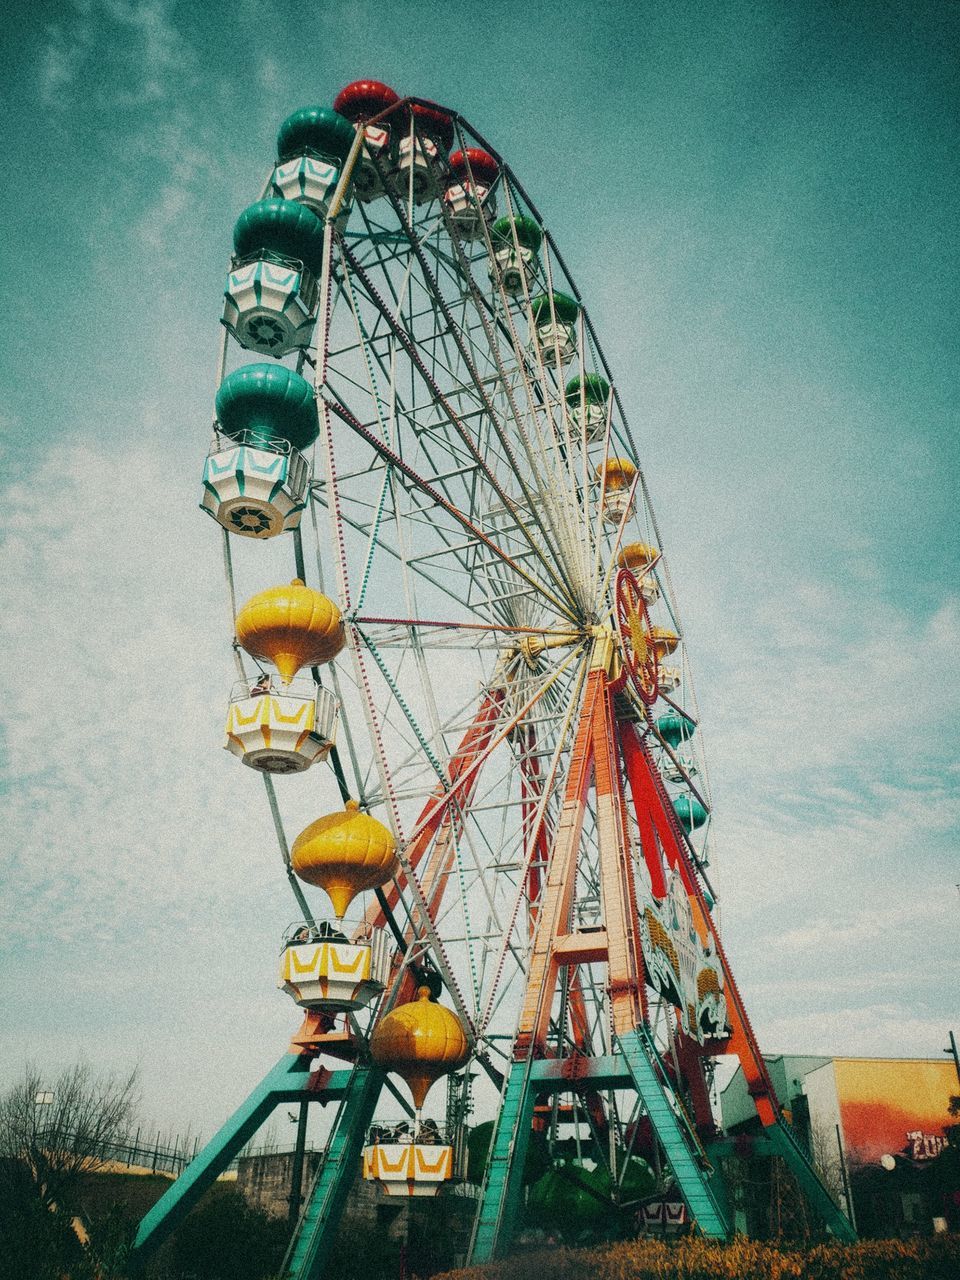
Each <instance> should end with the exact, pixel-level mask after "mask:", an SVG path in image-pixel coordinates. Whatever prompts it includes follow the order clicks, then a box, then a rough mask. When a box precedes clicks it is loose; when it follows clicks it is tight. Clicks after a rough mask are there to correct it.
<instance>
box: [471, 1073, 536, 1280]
mask: <svg viewBox="0 0 960 1280" xmlns="http://www.w3.org/2000/svg"><path fill="white" fill-rule="evenodd" d="M535 1101H536V1093H535V1091H534V1089H533V1088H532V1086H531V1083H530V1064H529V1063H528V1062H515V1063H514V1064H513V1066H512V1067H511V1068H510V1074H509V1076H508V1077H507V1084H506V1088H505V1089H504V1092H503V1098H502V1100H501V1104H500V1114H499V1115H498V1116H497V1123H496V1126H495V1129H494V1134H493V1143H492V1147H491V1151H490V1159H489V1163H488V1165H487V1176H486V1178H485V1180H484V1184H483V1198H482V1200H481V1202H480V1210H479V1212H478V1214H477V1220H476V1224H475V1226H474V1229H473V1240H472V1241H471V1244H470V1258H469V1263H470V1264H471V1265H472V1264H475V1263H478V1262H488V1261H489V1260H490V1259H491V1258H492V1257H493V1256H494V1254H495V1253H496V1252H497V1249H498V1248H502V1247H503V1246H505V1245H507V1244H508V1243H509V1241H510V1239H511V1238H512V1236H513V1232H514V1227H515V1226H516V1221H517V1213H518V1211H519V1208H520V1198H521V1196H522V1194H523V1169H524V1165H525V1164H526V1160H527V1148H528V1146H529V1145H530V1130H531V1127H532V1125H533V1107H534V1102H535Z"/></svg>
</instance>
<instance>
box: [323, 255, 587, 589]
mask: <svg viewBox="0 0 960 1280" xmlns="http://www.w3.org/2000/svg"><path fill="white" fill-rule="evenodd" d="M341 251H342V252H343V255H344V258H345V260H346V261H347V262H348V263H349V265H350V267H351V268H352V271H353V275H354V276H356V277H357V278H359V279H360V280H361V282H362V284H363V285H364V289H365V291H366V293H367V296H368V297H369V298H370V300H371V302H373V304H374V305H375V306H376V307H377V308H379V309H380V311H381V313H382V314H383V315H384V317H385V319H386V320H387V323H388V325H389V327H390V329H391V331H392V333H393V336H394V337H395V338H396V339H397V341H398V342H399V343H400V345H401V346H402V347H403V349H404V352H405V354H406V356H407V358H408V360H409V361H410V363H411V365H412V366H413V368H415V369H416V370H417V372H418V373H419V375H420V377H421V378H422V379H423V380H424V382H425V384H426V386H427V388H428V390H429V391H430V394H431V397H432V400H433V403H434V404H436V405H438V406H439V407H441V408H442V410H443V412H444V414H445V416H446V418H447V420H448V421H449V423H450V425H451V426H452V427H453V428H454V430H455V431H456V432H457V434H458V436H459V438H460V440H461V442H462V443H463V445H464V447H465V448H466V449H467V451H468V452H469V455H470V456H471V457H472V458H473V460H474V463H475V465H476V468H477V471H478V473H479V474H481V475H483V476H484V477H485V479H486V480H487V482H488V483H489V484H490V485H491V487H492V489H493V491H494V492H495V493H496V495H497V497H498V499H499V500H500V502H501V503H502V504H503V505H504V507H505V508H506V509H507V510H509V511H510V512H511V513H512V514H513V516H514V518H515V519H516V521H517V527H518V528H519V529H520V530H521V531H522V532H523V533H524V535H525V537H526V540H527V542H528V544H529V547H530V549H531V550H532V551H533V553H534V555H535V556H536V557H537V558H538V559H539V561H540V563H541V565H542V567H543V568H544V569H545V570H546V571H547V574H548V575H549V576H550V577H551V578H552V579H553V582H554V588H555V589H559V590H560V591H561V592H564V593H565V592H566V590H567V588H566V584H565V582H564V580H563V577H562V575H561V574H559V573H558V572H557V570H556V569H555V568H554V566H553V564H552V563H551V561H550V559H549V557H548V556H547V554H545V553H544V551H543V549H542V547H541V545H540V542H539V540H537V539H535V538H533V536H532V534H531V533H530V531H529V530H527V528H526V526H525V524H524V522H523V520H522V519H521V516H520V511H519V509H518V508H517V507H516V505H515V504H514V503H513V501H512V499H511V498H510V497H509V495H508V494H507V492H506V490H505V489H504V487H503V486H502V484H501V482H500V481H499V480H498V478H497V476H496V475H495V474H494V472H493V471H492V470H491V469H490V468H489V466H488V465H487V463H486V461H485V459H484V457H483V455H482V454H481V452H480V450H479V449H478V447H477V445H476V444H475V443H474V441H473V439H472V438H471V435H470V433H469V431H468V429H467V428H466V426H465V424H464V423H462V422H461V420H460V418H459V417H458V415H457V413H456V412H455V410H454V408H453V406H452V405H451V404H450V402H449V400H448V399H447V397H446V396H445V395H444V393H443V391H442V390H441V388H440V386H439V384H438V383H437V382H436V380H435V379H434V378H433V376H432V375H431V373H430V371H429V370H428V368H427V367H426V364H425V363H424V360H423V358H422V357H421V355H420V352H419V350H418V347H417V346H416V345H415V344H414V342H413V339H412V338H411V337H410V336H409V334H408V333H407V332H406V330H405V328H404V327H403V325H402V324H401V323H400V321H399V320H398V319H397V318H396V317H395V316H393V315H392V313H390V312H389V310H388V309H387V306H386V302H385V301H384V299H383V298H382V297H381V295H380V293H379V291H378V290H377V289H376V288H375V286H374V285H373V282H372V281H371V280H370V279H369V277H368V276H367V274H366V272H365V271H364V269H363V268H362V266H361V265H360V264H359V262H357V260H356V258H355V257H354V255H353V254H352V252H351V250H350V249H349V248H348V246H347V245H346V244H345V243H343V242H342V241H341ZM444 314H445V318H446V320H447V323H448V324H450V325H452V323H453V321H452V317H449V313H448V312H446V310H445V309H444ZM459 347H460V354H461V356H462V357H463V358H464V359H465V360H466V361H467V363H468V366H469V368H470V369H471V373H472V375H473V377H474V380H475V382H476V383H477V384H479V377H478V376H477V375H476V372H475V370H474V369H473V365H472V362H470V361H469V359H468V357H467V356H466V353H465V350H464V347H463V343H462V342H461V343H460V344H459ZM484 399H485V407H486V409H487V411H488V413H489V414H490V415H491V417H494V416H495V415H494V409H493V406H492V404H491V403H490V401H489V399H488V398H487V397H484ZM516 475H517V477H518V478H519V477H520V473H519V471H518V472H517V473H516ZM530 510H531V514H532V518H533V520H534V522H535V523H536V524H537V525H538V527H539V528H540V531H541V533H542V534H543V536H544V537H545V538H546V540H547V545H548V546H549V547H550V549H551V551H552V552H553V553H554V555H555V556H558V555H560V554H561V550H560V548H559V547H555V546H551V543H552V542H553V539H552V537H551V535H550V531H549V530H548V529H547V528H546V527H545V526H544V524H543V522H542V520H541V519H540V515H539V512H538V510H537V508H536V506H533V507H531V508H530Z"/></svg>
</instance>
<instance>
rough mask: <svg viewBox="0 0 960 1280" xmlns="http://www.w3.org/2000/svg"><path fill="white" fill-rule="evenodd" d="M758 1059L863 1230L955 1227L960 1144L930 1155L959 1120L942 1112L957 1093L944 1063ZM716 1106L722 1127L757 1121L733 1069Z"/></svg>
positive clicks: (745, 1130) (749, 1128) (751, 1126)
mask: <svg viewBox="0 0 960 1280" xmlns="http://www.w3.org/2000/svg"><path fill="white" fill-rule="evenodd" d="M765 1061H766V1064H767V1069H768V1071H769V1073H770V1076H771V1078H772V1080H773V1083H774V1086H775V1088H776V1091H777V1096H778V1097H779V1099H780V1102H781V1105H782V1106H783V1107H784V1110H785V1111H786V1113H787V1117H788V1119H789V1120H790V1121H791V1123H792V1125H793V1127H794V1131H795V1132H796V1134H797V1136H798V1137H799V1138H800V1139H801V1141H802V1142H803V1144H804V1146H805V1147H806V1149H807V1151H808V1152H809V1154H810V1156H811V1159H812V1160H813V1162H814V1164H815V1165H816V1166H817V1168H818V1169H819V1171H820V1174H821V1177H822V1178H823V1180H824V1182H825V1183H826V1185H827V1188H828V1189H829V1190H830V1192H831V1194H832V1195H833V1196H834V1199H835V1200H836V1201H837V1203H838V1204H840V1205H841V1207H844V1208H845V1209H846V1210H847V1212H848V1214H849V1213H850V1211H851V1209H852V1215H853V1217H854V1219H855V1220H856V1222H857V1225H858V1227H859V1229H860V1231H861V1233H862V1234H867V1235H890V1234H898V1233H904V1232H909V1231H915V1230H924V1229H925V1230H931V1229H932V1222H933V1219H934V1218H946V1219H947V1220H952V1222H953V1224H954V1225H956V1223H957V1214H958V1211H960V1201H958V1200H954V1199H953V1198H952V1197H953V1196H954V1194H955V1193H960V1178H958V1177H957V1174H960V1150H957V1149H956V1147H955V1148H954V1150H957V1159H956V1160H954V1158H953V1151H948V1152H947V1155H946V1157H945V1158H944V1160H941V1161H938V1160H937V1158H938V1157H939V1156H940V1155H941V1154H942V1153H944V1152H945V1151H947V1148H948V1134H949V1131H950V1129H951V1126H956V1125H960V1115H954V1114H951V1110H950V1107H951V1100H952V1099H956V1098H957V1097H958V1095H960V1080H958V1077H957V1070H956V1067H955V1065H954V1063H953V1062H952V1061H950V1060H949V1059H929V1058H827V1057H818V1056H813V1055H796V1056H790V1055H786V1054H781V1055H778V1056H775V1057H769V1058H766V1059H765ZM720 1110H721V1116H722V1123H723V1128H724V1129H725V1130H726V1132H727V1133H728V1134H732V1135H735V1136H736V1135H743V1136H744V1137H749V1134H750V1133H751V1132H753V1131H755V1130H756V1129H757V1127H758V1121H757V1118H756V1113H755V1111H754V1108H753V1103H752V1100H751V1098H750V1096H749V1094H748V1093H747V1087H746V1081H745V1080H744V1077H743V1073H742V1071H741V1070H740V1069H739V1068H738V1069H737V1071H736V1073H735V1074H734V1076H733V1077H732V1078H731V1080H730V1081H729V1083H728V1084H727V1086H726V1087H725V1088H724V1089H723V1090H722V1092H721V1094H720ZM743 1150H746V1148H745V1147H744V1148H743ZM754 1172H756V1169H754ZM954 1183H955V1185H951V1184H954Z"/></svg>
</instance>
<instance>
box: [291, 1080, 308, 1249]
mask: <svg viewBox="0 0 960 1280" xmlns="http://www.w3.org/2000/svg"><path fill="white" fill-rule="evenodd" d="M309 1106H310V1104H309V1102H301V1103H300V1114H299V1116H298V1117H297V1145H296V1146H295V1147H294V1150H293V1168H292V1169H291V1171H290V1211H289V1213H288V1215H287V1221H288V1222H289V1223H290V1226H291V1227H295V1226H296V1225H297V1220H298V1219H299V1217H300V1206H301V1205H302V1204H303V1153H304V1148H305V1147H306V1145H307V1108H308V1107H309Z"/></svg>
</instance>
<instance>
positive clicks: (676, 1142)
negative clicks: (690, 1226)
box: [620, 1029, 730, 1240]
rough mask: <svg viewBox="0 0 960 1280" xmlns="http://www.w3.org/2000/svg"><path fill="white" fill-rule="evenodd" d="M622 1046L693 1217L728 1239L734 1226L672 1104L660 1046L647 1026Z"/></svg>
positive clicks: (624, 1039) (623, 1039) (713, 1237)
mask: <svg viewBox="0 0 960 1280" xmlns="http://www.w3.org/2000/svg"><path fill="white" fill-rule="evenodd" d="M620 1049H621V1051H622V1053H623V1056H624V1057H625V1058H626V1060H627V1066H628V1067H629V1069H630V1074H631V1075H632V1077H633V1083H634V1085H635V1087H636V1090H637V1093H639V1095H640V1097H641V1098H642V1100H643V1105H644V1106H645V1107H646V1109H647V1115H648V1116H649V1117H650V1124H651V1126H652V1127H653V1131H654V1133H655V1134H656V1136H657V1140H658V1142H659V1143H660V1145H661V1147H663V1150H664V1154H665V1155H666V1157H667V1162H668V1163H669V1165H670V1168H671V1169H672V1170H673V1176H674V1177H675V1178H676V1180H677V1186H678V1187H679V1189H680V1193H681V1194H682V1196H683V1198H684V1200H685V1201H686V1203H687V1209H688V1210H689V1212H690V1216H691V1218H693V1219H694V1220H695V1221H696V1224H697V1226H698V1227H699V1229H700V1230H701V1232H702V1233H703V1234H704V1235H705V1236H707V1237H708V1239H711V1240H726V1239H727V1237H728V1236H729V1234H730V1229H729V1227H728V1225H727V1221H726V1218H725V1216H724V1213H723V1209H722V1208H721V1201H720V1198H719V1197H718V1196H717V1195H716V1194H714V1189H713V1187H712V1186H711V1184H710V1177H709V1175H708V1173H707V1171H706V1170H705V1169H703V1168H702V1167H701V1165H700V1163H699V1162H698V1160H697V1158H696V1155H695V1154H694V1152H693V1151H691V1146H692V1139H691V1136H690V1134H689V1133H688V1131H687V1129H686V1126H685V1125H684V1124H683V1123H682V1122H681V1120H680V1118H679V1116H678V1115H677V1113H676V1112H675V1111H674V1109H673V1107H672V1106H671V1104H670V1101H669V1099H668V1097H667V1094H666V1091H665V1089H664V1086H663V1084H662V1082H661V1080H662V1077H661V1074H660V1073H659V1072H658V1070H657V1068H656V1066H655V1062H656V1061H657V1059H656V1049H655V1047H654V1046H653V1043H652V1041H650V1040H649V1037H648V1036H647V1035H646V1032H645V1030H641V1029H638V1030H637V1031H634V1032H631V1033H630V1034H629V1035H626V1036H621V1037H620Z"/></svg>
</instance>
